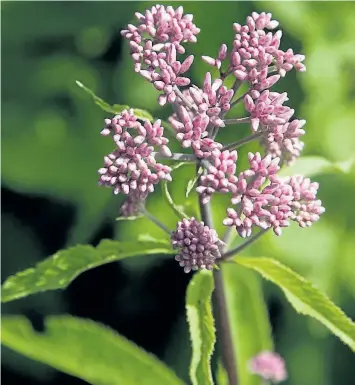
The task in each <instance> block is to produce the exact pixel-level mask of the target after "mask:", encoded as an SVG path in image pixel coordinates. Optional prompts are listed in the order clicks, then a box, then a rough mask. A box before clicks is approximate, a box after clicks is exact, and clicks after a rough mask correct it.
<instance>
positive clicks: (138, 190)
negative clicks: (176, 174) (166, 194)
mask: <svg viewBox="0 0 355 385" xmlns="http://www.w3.org/2000/svg"><path fill="white" fill-rule="evenodd" d="M105 124H106V126H105V128H104V129H103V130H102V131H101V133H102V135H105V136H106V135H109V134H112V135H113V140H114V143H115V145H116V149H115V150H114V151H113V152H111V153H110V154H108V155H107V156H105V158H104V167H103V168H101V169H100V170H99V174H100V178H99V184H100V185H102V186H106V187H111V188H113V191H114V193H115V194H118V193H123V194H126V195H132V194H134V196H135V198H137V199H138V198H139V199H145V198H146V197H147V195H148V193H150V192H152V191H154V185H155V184H157V183H159V181H160V180H167V181H170V180H171V176H170V171H171V169H170V167H168V166H166V165H163V164H160V163H157V161H156V160H155V156H154V153H153V151H154V147H158V148H159V149H160V151H161V152H162V153H164V154H166V155H169V154H170V155H171V152H170V150H169V148H168V147H167V143H168V139H166V138H165V137H164V136H163V133H164V129H163V127H162V126H161V121H160V120H157V121H156V122H155V123H154V124H151V123H150V122H149V121H146V122H145V123H144V125H142V124H141V123H140V122H139V121H138V120H137V118H136V117H135V115H134V112H133V110H129V111H127V110H124V111H122V113H121V114H119V115H116V116H115V117H114V118H113V119H106V120H105Z"/></svg>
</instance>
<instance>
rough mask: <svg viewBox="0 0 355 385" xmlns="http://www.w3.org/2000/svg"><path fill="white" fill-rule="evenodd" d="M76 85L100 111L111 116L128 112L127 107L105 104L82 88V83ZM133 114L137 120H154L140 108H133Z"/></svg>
mask: <svg viewBox="0 0 355 385" xmlns="http://www.w3.org/2000/svg"><path fill="white" fill-rule="evenodd" d="M76 84H77V85H78V86H79V87H80V88H82V89H83V90H84V91H86V92H87V93H88V94H89V95H90V96H91V97H92V98H93V100H94V102H95V104H97V105H98V106H99V107H100V108H101V109H102V110H104V111H106V112H110V113H112V114H119V113H121V112H122V111H123V110H128V109H129V108H130V107H129V106H126V105H124V104H114V105H112V106H111V105H110V104H108V103H107V102H105V101H104V100H103V99H101V98H100V97H98V96H97V95H95V93H94V92H93V91H92V90H90V88H88V87H86V86H84V84H83V83H81V82H79V81H78V80H77V81H76ZM133 112H134V114H135V115H136V117H137V118H138V119H141V120H153V119H154V118H153V116H152V115H151V114H150V113H149V112H148V111H145V110H141V109H140V108H133Z"/></svg>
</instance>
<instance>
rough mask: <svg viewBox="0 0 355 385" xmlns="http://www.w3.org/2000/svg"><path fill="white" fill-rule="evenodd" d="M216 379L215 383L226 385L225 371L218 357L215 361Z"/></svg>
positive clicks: (226, 376)
mask: <svg viewBox="0 0 355 385" xmlns="http://www.w3.org/2000/svg"><path fill="white" fill-rule="evenodd" d="M216 381H217V385H228V375H227V371H226V369H225V368H224V366H223V363H222V360H221V359H219V360H218V362H217V368H216Z"/></svg>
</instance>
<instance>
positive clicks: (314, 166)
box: [278, 156, 352, 177]
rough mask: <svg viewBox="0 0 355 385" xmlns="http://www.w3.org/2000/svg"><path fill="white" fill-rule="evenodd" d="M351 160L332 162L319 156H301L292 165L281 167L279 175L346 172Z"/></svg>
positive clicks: (309, 175)
mask: <svg viewBox="0 0 355 385" xmlns="http://www.w3.org/2000/svg"><path fill="white" fill-rule="evenodd" d="M351 164H352V160H351V159H350V160H349V161H347V162H343V163H332V162H330V161H329V160H327V159H325V158H322V157H321V156H303V157H301V158H299V159H298V160H297V161H296V162H295V164H294V165H292V166H289V167H285V168H282V170H280V172H279V174H278V175H280V176H292V175H304V176H307V177H312V176H314V175H319V174H324V173H329V172H339V171H342V172H346V167H348V168H349V165H350V166H351Z"/></svg>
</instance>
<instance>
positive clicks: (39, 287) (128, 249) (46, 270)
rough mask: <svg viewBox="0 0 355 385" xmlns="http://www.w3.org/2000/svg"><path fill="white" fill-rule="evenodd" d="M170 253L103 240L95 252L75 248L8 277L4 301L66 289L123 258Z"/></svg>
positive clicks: (154, 245)
mask: <svg viewBox="0 0 355 385" xmlns="http://www.w3.org/2000/svg"><path fill="white" fill-rule="evenodd" d="M171 253H172V249H171V248H170V247H169V245H167V244H166V243H163V242H161V243H155V242H115V241H111V240H103V241H101V243H100V244H99V245H98V246H97V247H96V248H95V247H93V246H90V245H78V246H74V247H71V248H69V249H66V250H61V251H58V252H57V253H55V254H54V255H52V256H51V257H49V258H47V259H45V260H44V261H43V262H40V263H38V264H37V265H36V266H35V267H33V268H29V269H26V270H24V271H21V272H19V273H17V274H15V275H13V276H11V277H9V278H8V279H7V280H6V281H5V282H4V284H3V285H2V293H1V301H2V302H9V301H13V300H14V299H18V298H22V297H26V296H27V295H30V294H35V293H39V292H42V291H47V290H55V289H64V288H65V287H67V286H68V285H69V284H70V282H71V281H73V280H74V279H75V278H76V277H77V276H78V275H79V274H81V273H83V272H84V271H86V270H89V269H93V268H95V267H97V266H100V265H104V264H106V263H110V262H113V261H119V260H121V259H123V258H128V257H134V256H140V255H147V254H148V255H152V254H171Z"/></svg>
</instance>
